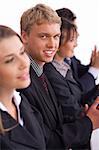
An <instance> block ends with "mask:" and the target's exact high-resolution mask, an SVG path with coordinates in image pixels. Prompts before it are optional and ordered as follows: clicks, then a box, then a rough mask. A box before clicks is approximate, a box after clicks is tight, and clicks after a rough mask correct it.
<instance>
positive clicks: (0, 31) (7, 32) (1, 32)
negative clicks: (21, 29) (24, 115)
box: [0, 25, 22, 133]
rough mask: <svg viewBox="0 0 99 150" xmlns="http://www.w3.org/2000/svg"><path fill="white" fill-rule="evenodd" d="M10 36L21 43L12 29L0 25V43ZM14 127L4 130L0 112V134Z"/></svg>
mask: <svg viewBox="0 0 99 150" xmlns="http://www.w3.org/2000/svg"><path fill="white" fill-rule="evenodd" d="M12 36H17V37H18V38H19V39H20V41H21V42H22V40H21V38H20V36H19V35H18V34H17V33H16V32H15V31H14V30H13V29H11V28H10V27H7V26H4V25H0V42H1V41H2V40H4V39H6V38H9V37H12ZM15 127H16V125H14V126H12V127H9V128H7V129H4V126H3V122H2V116H1V112H0V133H4V132H5V131H9V130H11V129H13V128H15Z"/></svg>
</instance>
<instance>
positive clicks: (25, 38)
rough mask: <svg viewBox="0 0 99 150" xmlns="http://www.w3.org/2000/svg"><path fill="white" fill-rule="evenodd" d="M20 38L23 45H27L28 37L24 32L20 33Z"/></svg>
mask: <svg viewBox="0 0 99 150" xmlns="http://www.w3.org/2000/svg"><path fill="white" fill-rule="evenodd" d="M21 38H22V41H23V43H24V44H27V42H28V35H27V33H26V32H25V31H22V32H21Z"/></svg>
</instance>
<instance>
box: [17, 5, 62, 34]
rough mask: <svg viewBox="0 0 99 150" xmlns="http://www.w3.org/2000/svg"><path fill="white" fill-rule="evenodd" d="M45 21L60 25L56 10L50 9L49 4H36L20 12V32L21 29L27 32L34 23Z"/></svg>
mask: <svg viewBox="0 0 99 150" xmlns="http://www.w3.org/2000/svg"><path fill="white" fill-rule="evenodd" d="M45 22H48V23H58V24H60V25H61V18H60V17H59V16H58V14H57V13H56V11H54V10H53V9H51V8H50V7H49V6H46V5H44V4H37V5H36V6H35V7H32V8H30V9H28V10H26V11H25V12H24V13H23V14H22V16H21V20H20V28H21V33H22V31H25V32H27V34H29V33H30V31H31V28H32V26H33V25H34V24H37V25H40V24H43V23H45Z"/></svg>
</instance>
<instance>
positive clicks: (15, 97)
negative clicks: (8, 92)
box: [0, 91, 21, 111]
mask: <svg viewBox="0 0 99 150" xmlns="http://www.w3.org/2000/svg"><path fill="white" fill-rule="evenodd" d="M13 101H14V103H15V105H16V106H17V107H18V106H19V105H20V103H21V97H20V95H19V92H16V91H14V93H13ZM0 109H1V110H3V111H7V108H6V107H5V106H4V105H3V103H2V102H0Z"/></svg>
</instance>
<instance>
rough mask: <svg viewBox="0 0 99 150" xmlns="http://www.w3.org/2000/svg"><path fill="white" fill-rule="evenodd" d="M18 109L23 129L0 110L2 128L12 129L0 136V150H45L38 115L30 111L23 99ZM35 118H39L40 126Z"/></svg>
mask: <svg viewBox="0 0 99 150" xmlns="http://www.w3.org/2000/svg"><path fill="white" fill-rule="evenodd" d="M20 107H21V115H22V117H23V121H24V126H23V127H22V126H21V125H20V124H18V123H17V122H16V120H14V119H13V118H12V117H11V116H10V115H9V114H8V113H7V112H4V111H2V110H0V113H1V116H2V120H3V125H4V128H10V127H13V128H12V129H11V130H9V131H5V133H4V134H0V146H1V150H45V149H46V148H45V140H44V136H43V135H44V133H43V128H42V121H41V118H40V116H39V113H38V112H37V111H36V110H33V109H31V107H30V104H29V103H28V101H27V100H26V99H25V97H24V99H23V100H22V102H21V104H20ZM35 116H36V117H35ZM37 116H39V121H40V124H39V121H38V120H37V118H38V117H37Z"/></svg>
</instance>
